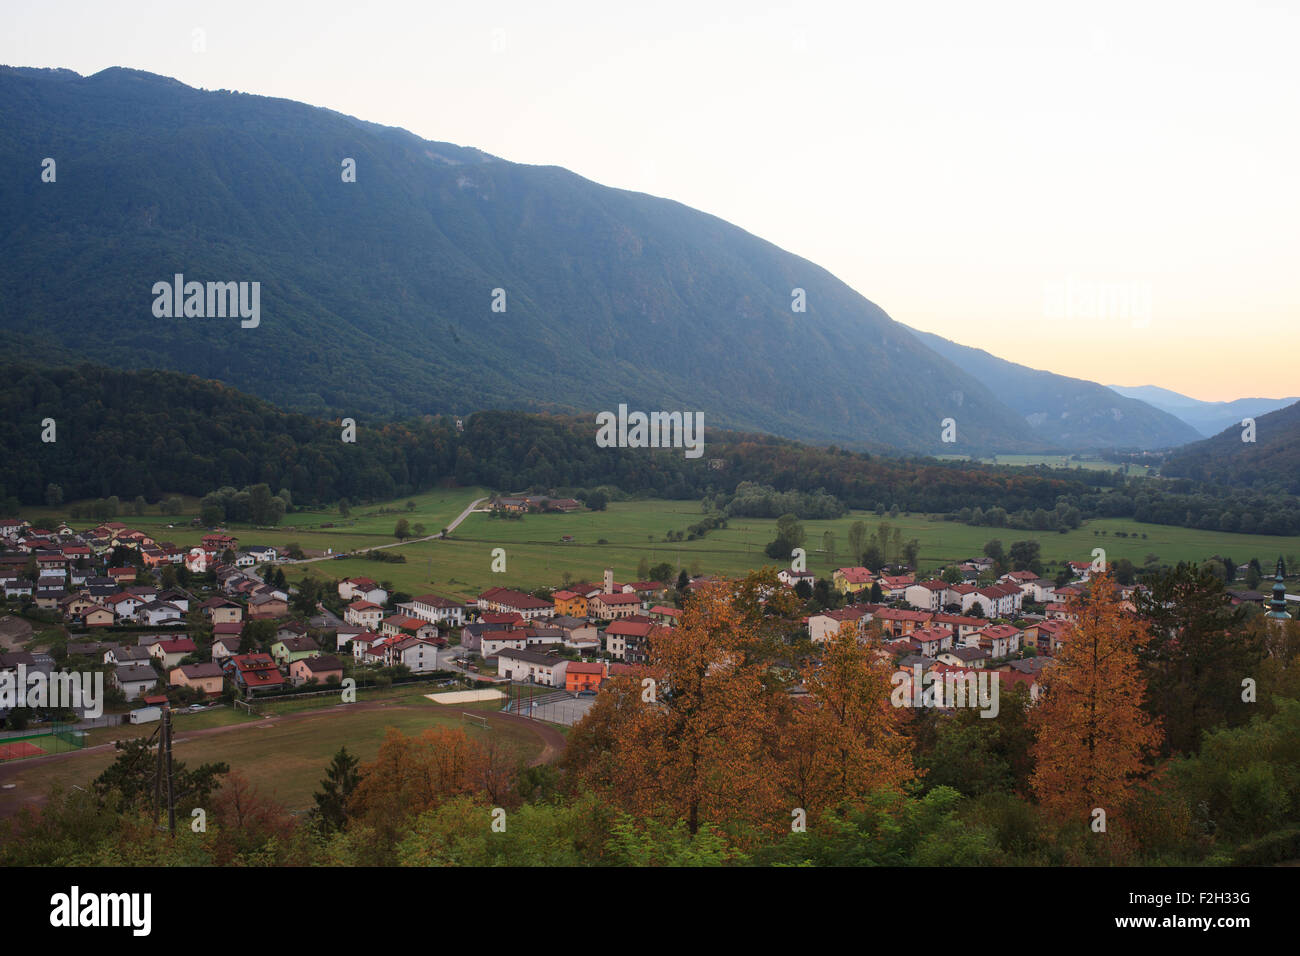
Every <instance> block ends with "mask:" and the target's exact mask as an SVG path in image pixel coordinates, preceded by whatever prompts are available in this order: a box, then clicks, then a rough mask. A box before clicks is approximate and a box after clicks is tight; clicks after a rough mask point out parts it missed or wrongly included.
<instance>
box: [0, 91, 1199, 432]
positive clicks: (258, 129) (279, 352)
mask: <svg viewBox="0 0 1300 956" xmlns="http://www.w3.org/2000/svg"><path fill="white" fill-rule="evenodd" d="M45 157H50V158H52V159H54V160H55V161H56V163H57V177H56V178H55V181H54V182H43V181H42V178H41V172H42V163H43V160H44V158H45ZM348 159H351V160H354V161H355V164H356V166H355V168H356V177H355V181H354V182H345V181H344V177H343V176H342V175H341V167H342V166H343V165H344V162H345V160H348ZM0 161H2V162H4V163H5V164H6V166H7V168H10V169H14V170H29V171H30V175H24V176H19V175H14V176H7V177H0V335H2V336H3V338H4V341H5V342H6V344H7V345H8V347H9V348H10V349H11V350H12V351H13V352H14V353H15V354H16V355H18V356H20V357H25V358H29V359H32V360H35V361H43V362H59V363H66V362H68V361H77V360H81V359H89V360H92V361H95V362H99V363H105V364H109V365H113V366H117V367H121V368H128V369H135V368H160V369H170V370H174V371H180V372H187V373H192V374H197V375H200V376H203V377H205V378H211V379H219V380H221V381H223V382H227V383H229V384H230V385H232V386H234V387H236V388H239V389H242V390H245V391H248V392H250V393H252V394H254V395H257V396H260V397H262V398H265V399H269V400H271V401H273V402H276V403H277V404H278V405H279V406H281V407H284V408H287V409H292V410H298V411H303V412H307V413H311V414H316V415H321V414H330V415H340V416H346V415H351V416H367V417H369V418H370V419H372V420H373V419H375V418H403V417H408V416H411V415H417V414H440V413H463V412H468V411H473V410H476V409H485V408H514V409H520V410H525V411H527V410H554V411H558V412H565V411H570V412H584V413H586V412H592V411H599V410H612V409H615V408H617V406H618V405H619V404H622V403H626V404H627V405H628V406H629V407H630V408H632V409H644V410H647V411H649V410H657V409H663V410H682V411H688V410H689V411H700V412H702V413H703V414H704V420H705V425H706V428H708V427H711V426H712V427H728V428H736V429H744V430H750V431H764V432H769V433H772V434H776V435H782V436H786V437H790V438H795V439H798V440H801V441H805V442H814V443H816V442H820V443H836V444H840V445H843V446H845V447H852V448H861V449H867V450H876V451H893V452H904V453H953V452H956V453H959V454H961V453H964V454H974V455H979V454H982V453H987V452H1030V453H1032V452H1047V451H1061V450H1063V449H1072V448H1076V447H1079V445H1078V443H1079V442H1083V443H1086V444H1088V445H1093V444H1098V445H1104V446H1113V445H1127V444H1130V439H1131V440H1132V443H1135V444H1136V443H1141V442H1148V443H1151V442H1154V443H1164V442H1166V441H1170V442H1172V441H1173V440H1174V439H1175V438H1176V435H1172V434H1169V429H1168V427H1167V425H1168V423H1165V426H1164V430H1163V431H1162V430H1161V428H1160V427H1157V425H1159V422H1158V420H1151V421H1148V422H1147V424H1146V425H1145V426H1144V425H1142V424H1141V423H1142V422H1143V421H1146V418H1144V417H1143V416H1142V415H1139V414H1138V413H1137V412H1136V411H1125V412H1124V413H1123V415H1124V418H1120V419H1114V421H1113V422H1112V426H1113V425H1116V424H1118V425H1120V426H1122V427H1119V428H1118V429H1117V430H1116V429H1115V428H1114V427H1112V430H1111V433H1110V434H1103V432H1104V431H1105V429H1104V428H1103V427H1102V426H1103V425H1104V424H1105V422H1104V418H1105V416H1104V415H1102V416H1096V415H1093V416H1091V417H1092V418H1093V419H1094V420H1093V422H1092V425H1091V426H1090V427H1089V428H1087V429H1075V428H1073V422H1071V423H1070V425H1071V427H1067V428H1044V427H1043V426H1042V424H1041V423H1039V424H1038V425H1033V426H1031V424H1030V423H1029V421H1027V420H1026V418H1025V413H1024V412H1018V411H1017V410H1014V409H1013V407H1011V405H1010V403H1008V402H1007V401H1006V400H1005V399H1004V397H1000V396H1001V393H1002V389H1003V387H1004V385H1005V383H1004V382H1000V381H999V382H996V383H994V384H995V385H996V387H995V388H990V386H989V381H988V380H987V379H986V380H983V381H982V380H981V376H978V375H975V374H971V373H970V371H969V370H966V369H963V368H962V367H960V366H959V365H957V364H954V363H953V362H952V361H950V360H949V359H948V358H945V357H944V356H943V355H941V354H939V353H938V352H936V351H935V350H933V349H932V348H930V347H928V346H927V345H926V344H924V343H923V342H922V341H921V340H920V339H918V337H917V336H916V335H914V334H912V332H911V330H910V329H908V328H907V327H906V326H903V325H901V324H899V323H898V322H896V321H894V320H893V319H891V318H890V317H889V316H888V315H886V314H885V313H884V312H883V311H882V310H881V309H880V308H879V307H877V306H876V305H874V304H873V303H872V302H870V301H868V300H867V299H866V298H864V297H863V296H862V295H860V294H859V293H857V292H856V291H854V290H853V289H851V288H849V287H848V286H847V285H845V284H844V283H843V282H841V281H840V280H839V279H837V278H835V276H833V275H831V274H830V273H829V272H827V271H826V270H825V269H822V268H821V267H819V266H817V265H815V264H813V263H811V262H808V261H807V260H804V259H801V258H799V257H798V256H795V255H792V254H790V253H788V252H785V251H783V250H781V249H779V248H778V247H776V246H774V245H772V244H771V243H769V242H766V241H764V240H762V239H760V238H758V237H756V236H753V235H751V234H749V233H747V232H745V231H743V230H741V229H739V228H737V227H736V226H733V225H731V224H729V223H726V222H724V221H722V220H720V219H718V218H717V217H714V216H710V215H708V214H706V213H703V212H699V211H697V210H694V209H690V208H688V207H686V206H683V205H681V204H680V203H676V202H672V201H671V200H666V199H659V198H655V197H651V196H647V195H644V194H640V193H633V192H629V191H626V190H619V189H611V188H608V187H605V186H601V185H598V184H596V183H593V182H590V181H588V180H585V179H583V178H582V177H580V176H577V175H575V174H574V173H571V172H569V171H567V170H564V169H559V168H556V167H544V166H525V165H520V164H516V163H511V162H508V161H506V160H502V159H498V158H497V157H494V156H490V155H488V154H486V153H484V152H482V151H480V150H477V149H472V148H467V147H461V146H455V145H452V144H448V143H437V142H430V141H426V140H423V139H421V138H420V137H418V136H415V135H413V134H412V133H410V132H407V131H406V130H402V129H397V128H392V127H385V126H379V125H376V124H373V123H367V122H364V121H362V120H359V119H356V118H353V117H350V116H345V115H343V114H340V113H337V112H333V111H331V110H327V109H321V108H316V107H310V106H306V105H304V104H301V103H295V102H292V101H289V100H279V99H272V98H268V97H262V96H253V95H249V94H242V93H232V92H228V91H218V92H210V91H201V90H196V89H192V88H190V87H188V86H185V85H184V84H182V83H180V82H178V81H176V80H173V79H168V78H165V77H160V76H156V75H153V74H149V73H143V72H140V71H136V70H129V69H122V68H116V67H115V68H111V69H107V70H104V71H102V72H100V73H97V74H95V75H93V76H89V77H82V76H80V75H78V74H76V73H74V72H72V71H69V70H37V69H26V68H10V67H0ZM178 273H179V274H182V275H184V276H185V278H186V279H187V280H190V281H200V282H236V281H238V282H249V283H251V282H254V281H256V282H258V283H259V284H260V285H259V289H260V297H261V298H260V302H261V320H260V322H259V323H258V325H257V327H256V328H240V327H239V322H238V320H229V319H212V318H197V317H190V318H156V317H155V316H154V314H153V312H152V310H151V305H152V303H153V294H152V292H151V290H152V288H153V286H154V284H155V283H157V282H159V281H164V282H170V281H171V280H172V277H173V276H174V275H175V274H178ZM497 290H500V292H499V293H498V291H497ZM799 296H801V297H802V301H804V302H806V311H795V309H794V308H792V303H793V302H794V301H795V300H796V297H799ZM494 302H499V303H500V304H502V305H504V311H494V310H493V307H492V306H493V303H494ZM1071 414H1075V413H1073V412H1072V413H1071ZM1079 414H1080V417H1084V416H1083V415H1082V413H1079ZM1148 417H1149V416H1148ZM948 418H952V419H954V420H955V421H956V422H957V429H956V436H957V441H956V443H955V444H949V443H945V442H943V441H942V433H943V427H942V422H943V421H944V420H945V419H948ZM1128 419H1135V420H1128ZM1144 436H1145V437H1144ZM1193 437H1194V436H1193ZM1062 439H1063V440H1064V441H1062Z"/></svg>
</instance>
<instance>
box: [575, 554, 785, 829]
mask: <svg viewBox="0 0 1300 956" xmlns="http://www.w3.org/2000/svg"><path fill="white" fill-rule="evenodd" d="M769 591H770V592H772V593H769V594H768V597H767V600H766V608H765V606H764V603H762V602H760V599H759V598H760V594H762V593H767V592H769ZM794 607H795V604H794V602H793V601H792V600H791V598H790V596H789V593H788V592H784V591H783V589H780V588H779V587H777V584H776V575H775V573H774V572H773V571H772V570H771V569H770V568H769V569H767V570H766V571H762V572H755V573H754V574H751V575H749V576H748V577H747V578H746V579H745V580H744V581H742V582H740V583H739V584H731V583H716V584H709V585H705V586H704V587H701V588H699V589H697V592H696V594H695V595H694V596H693V597H692V599H691V600H690V602H688V603H687V605H686V607H685V610H684V612H683V614H682V617H681V620H680V623H679V625H678V626H677V627H675V628H664V629H662V630H660V631H658V632H656V634H655V635H654V636H653V637H652V638H651V640H650V655H649V656H650V664H649V666H648V668H647V674H650V675H654V676H653V677H652V680H655V681H656V682H657V683H656V685H655V686H656V687H657V688H658V693H657V695H656V696H655V698H654V699H653V700H652V701H647V700H645V699H644V698H643V696H642V693H641V685H640V682H639V681H634V680H633V679H631V678H629V677H619V678H616V679H613V680H612V681H610V685H611V686H610V688H609V695H608V696H606V688H605V687H604V686H602V688H601V692H600V696H599V697H598V698H597V703H596V706H594V707H593V708H592V711H591V713H589V714H588V716H587V718H585V719H584V720H583V721H582V722H581V724H580V725H579V727H578V728H575V730H574V736H575V737H576V739H574V738H573V737H571V740H572V743H571V745H570V749H572V750H573V753H572V754H571V755H566V761H568V762H569V763H570V766H571V768H572V769H573V770H574V772H575V774H576V776H577V778H578V779H579V780H581V781H583V782H584V783H586V784H587V785H588V786H592V787H595V788H597V789H598V790H600V791H601V792H603V793H605V794H606V795H607V796H608V797H609V799H611V800H613V801H614V802H615V803H616V804H617V805H618V806H619V807H621V808H622V809H624V810H626V811H627V812H629V813H633V814H635V815H637V816H640V817H651V818H655V819H657V820H660V821H662V822H668V823H671V822H673V821H676V820H683V821H685V825H686V829H687V832H688V833H690V834H691V835H694V834H696V833H699V832H700V830H701V828H703V827H705V826H706V825H708V824H711V823H713V824H725V825H735V824H749V825H751V826H759V827H768V828H773V827H782V828H784V827H786V826H788V823H787V821H788V820H789V808H783V801H782V800H781V791H780V787H779V783H778V776H777V773H776V770H777V760H776V755H775V752H774V750H773V746H772V745H773V741H774V740H775V739H776V736H777V716H778V714H779V713H780V710H781V708H782V707H785V706H787V701H788V698H787V697H786V695H784V694H783V693H780V692H778V691H776V690H774V689H772V688H770V687H769V686H768V684H767V682H766V681H765V679H764V678H765V675H766V674H767V672H768V668H769V666H770V664H771V662H772V660H773V654H774V649H775V648H776V647H777V646H779V644H780V634H781V627H780V626H779V625H778V624H777V622H778V621H779V620H781V619H785V620H788V619H789V616H790V615H792V614H793V611H794Z"/></svg>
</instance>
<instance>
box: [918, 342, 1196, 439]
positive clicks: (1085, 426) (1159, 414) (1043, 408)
mask: <svg viewBox="0 0 1300 956" xmlns="http://www.w3.org/2000/svg"><path fill="white" fill-rule="evenodd" d="M915 334H916V336H917V337H918V338H919V339H920V340H921V341H922V342H924V343H925V344H926V345H928V346H929V347H930V348H931V349H933V350H934V351H936V352H938V353H939V354H940V355H942V356H943V357H944V358H946V359H948V360H949V361H950V362H953V363H954V364H957V365H960V366H961V367H962V368H963V369H965V370H966V371H967V372H969V373H970V374H971V375H973V376H975V378H977V379H979V380H980V381H981V382H982V383H984V384H985V385H986V386H988V387H989V388H991V389H994V390H996V392H997V395H998V397H999V398H1000V399H1002V401H1003V402H1005V403H1006V404H1007V405H1009V406H1011V408H1013V409H1015V410H1016V411H1017V412H1019V413H1020V414H1021V415H1023V416H1025V420H1026V421H1027V422H1028V423H1029V425H1030V427H1031V428H1032V429H1033V430H1034V432H1035V433H1036V434H1038V435H1039V436H1040V437H1041V438H1042V439H1043V440H1044V441H1048V442H1051V443H1053V444H1056V445H1060V446H1061V447H1064V448H1071V449H1096V448H1127V449H1157V448H1171V447H1174V446H1177V445H1182V444H1184V443H1186V442H1189V441H1196V439H1197V437H1198V435H1199V433H1198V432H1197V431H1196V430H1195V429H1194V428H1192V427H1191V426H1190V425H1188V424H1187V423H1186V422H1183V421H1180V420H1179V419H1178V418H1177V417H1175V416H1174V415H1172V414H1170V413H1169V412H1167V411H1162V410H1160V409H1158V408H1153V407H1152V406H1151V405H1150V404H1148V403H1146V402H1143V401H1139V400H1138V399H1137V398H1132V397H1125V396H1123V395H1119V394H1116V393H1115V392H1114V391H1112V390H1111V389H1109V388H1107V387H1106V386H1104V385H1098V384H1097V383H1096V382H1088V381H1085V380H1083V379H1078V378H1069V377H1067V376H1065V375H1056V374H1054V373H1052V372H1043V371H1039V370H1038V369H1032V368H1028V367H1027V366H1024V365H1017V364H1016V363H1015V362H1008V361H1006V360H1005V359H1000V358H998V357H997V356H995V355H990V354H989V353H988V352H985V351H984V350H983V349H977V348H971V347H970V346H966V345H959V344H958V343H956V342H952V341H949V340H948V339H945V338H940V337H939V336H937V335H934V334H932V333H929V332H916V333H915Z"/></svg>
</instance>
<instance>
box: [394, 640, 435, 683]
mask: <svg viewBox="0 0 1300 956" xmlns="http://www.w3.org/2000/svg"><path fill="white" fill-rule="evenodd" d="M387 651H388V653H387V663H388V666H389V667H396V666H397V665H398V664H405V665H406V666H407V667H409V668H410V669H411V673H413V674H424V673H427V672H429V671H436V670H437V669H438V645H437V644H435V643H433V641H426V640H423V639H422V638H418V637H407V638H401V639H398V640H394V641H391V642H390V643H389V644H388V645H387Z"/></svg>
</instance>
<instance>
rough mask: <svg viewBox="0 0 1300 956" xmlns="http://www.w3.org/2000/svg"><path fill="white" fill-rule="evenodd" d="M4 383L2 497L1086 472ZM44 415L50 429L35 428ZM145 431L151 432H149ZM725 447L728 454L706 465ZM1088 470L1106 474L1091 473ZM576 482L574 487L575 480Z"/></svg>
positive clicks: (894, 492) (123, 382)
mask: <svg viewBox="0 0 1300 956" xmlns="http://www.w3.org/2000/svg"><path fill="white" fill-rule="evenodd" d="M8 372H9V375H8V377H7V378H6V379H5V380H4V381H2V382H0V447H3V448H4V449H5V450H6V454H5V455H4V456H3V457H0V505H4V506H7V509H6V510H17V508H18V507H19V506H21V505H32V504H39V503H41V502H43V501H44V500H45V491H46V487H47V485H49V484H55V485H58V486H59V487H60V489H61V491H62V495H63V498H64V500H69V501H70V500H74V499H81V498H96V497H99V498H107V497H109V496H116V497H118V498H119V499H120V500H121V501H123V502H130V501H132V500H133V499H134V498H135V497H136V496H137V495H140V496H143V497H145V498H146V499H147V500H148V501H150V502H154V501H157V500H158V498H159V496H160V495H162V494H170V493H172V492H181V493H185V494H190V495H196V496H197V495H203V494H205V493H207V492H209V491H213V490H215V489H217V488H219V487H222V486H231V487H234V488H242V487H244V486H246V485H252V484H257V483H264V484H266V485H268V486H269V489H270V491H271V493H273V494H274V493H275V492H277V491H279V490H280V489H285V490H287V491H288V492H289V496H288V497H289V499H290V500H292V502H294V503H296V504H332V503H334V502H335V501H336V500H337V499H338V498H339V497H347V498H350V499H352V500H353V501H362V500H377V499H385V498H393V497H399V496H402V495H409V494H412V493H415V492H417V491H422V490H427V489H429V488H432V487H434V486H436V485H443V484H458V485H461V486H465V487H469V486H484V487H488V488H492V489H496V490H507V491H509V490H520V489H527V488H533V489H538V490H546V489H553V488H569V489H582V488H592V487H595V486H597V485H601V486H609V487H614V488H618V489H621V490H622V491H624V492H628V493H634V494H648V495H652V496H654V497H660V498H677V499H698V498H701V497H703V496H704V495H706V494H708V495H711V494H715V493H725V494H732V493H734V492H735V491H736V488H737V487H738V485H739V484H740V483H741V482H746V481H748V482H755V483H759V484H762V485H769V486H774V487H777V488H778V489H780V490H782V491H788V490H794V491H803V492H817V491H820V490H822V489H825V490H826V491H828V492H830V493H831V494H834V495H836V496H838V497H839V498H840V499H841V500H842V501H843V502H844V503H845V504H847V505H849V506H852V507H859V508H862V507H874V506H875V505H876V504H878V503H881V502H883V503H885V506H886V507H888V506H889V505H891V504H898V505H899V507H901V508H905V509H909V510H910V509H915V510H924V511H949V510H956V509H958V508H960V507H982V508H986V509H988V508H994V507H1001V508H1004V509H1005V510H1007V511H1017V510H1021V509H1034V508H1052V507H1054V506H1055V504H1056V502H1057V501H1058V499H1059V498H1060V497H1061V496H1063V495H1065V496H1072V497H1076V498H1077V497H1079V496H1081V495H1084V494H1086V493H1088V491H1089V490H1090V489H1089V488H1088V486H1085V485H1084V484H1082V483H1081V482H1080V481H1079V480H1078V478H1077V477H1075V476H1072V475H1068V474H1067V475H1052V474H1026V473H1025V472H1024V471H1022V470H1020V469H1012V468H997V467H990V466H985V465H970V464H964V463H958V462H938V461H934V460H928V459H922V460H916V461H913V460H899V459H890V458H881V457H877V456H871V455H864V454H853V453H849V452H846V451H842V450H839V449H835V448H822V447H816V446H810V445H804V444H800V443H798V442H794V441H790V440H786V439H777V438H773V437H771V436H764V435H752V434H746V433H742V432H729V431H725V430H722V429H715V430H714V431H713V432H712V433H711V437H710V438H709V440H708V442H707V444H706V457H702V458H695V459H692V458H687V457H685V456H684V454H683V453H682V451H681V450H680V449H639V448H601V447H599V446H597V445H596V443H595V442H594V441H593V440H592V433H593V425H592V419H591V418H590V417H574V416H560V415H541V414H528V413H521V412H507V411H488V412H478V413H475V414H472V415H469V416H467V417H465V419H464V420H463V423H462V424H463V428H462V429H458V428H456V426H455V423H454V421H452V420H450V419H446V418H438V419H432V418H421V419H413V420H409V421H405V422H382V421H380V422H376V421H372V420H369V419H362V420H360V421H358V423H357V433H356V441H355V442H354V443H347V442H343V441H341V440H340V435H341V433H340V428H339V425H338V424H336V423H331V422H326V421H323V420H318V419H314V418H311V417H309V416H306V415H302V414H299V413H290V412H284V411H282V410H280V409H278V408H276V407H274V406H273V405H271V404H269V403H267V402H265V401H262V400H260V399H257V398H254V397H252V396H249V395H244V394H241V393H240V392H238V391H236V390H234V389H231V388H228V387H226V386H224V385H222V384H221V383H220V382H213V381H205V380H202V379H199V378H196V377H194V376H189V375H181V374H178V373H174V372H165V371H157V370H149V371H132V372H128V371H120V370H116V369H108V368H103V367H100V366H94V365H89V364H85V365H81V366H78V367H77V368H39V367H34V366H23V365H15V366H10V367H9V368H8ZM47 418H48V419H53V420H54V421H55V423H56V426H57V431H56V439H57V440H56V441H54V442H43V441H41V437H40V436H41V432H42V424H41V423H42V422H43V421H44V420H45V419H47ZM144 436H147V437H144ZM714 462H720V463H721V467H720V468H715V467H713V463H714ZM1088 477H1089V478H1090V480H1098V481H1112V482H1113V481H1115V480H1117V479H1116V478H1115V477H1114V476H1109V475H1107V476H1102V475H1090V476H1088ZM579 496H580V497H581V495H579Z"/></svg>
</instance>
